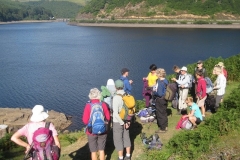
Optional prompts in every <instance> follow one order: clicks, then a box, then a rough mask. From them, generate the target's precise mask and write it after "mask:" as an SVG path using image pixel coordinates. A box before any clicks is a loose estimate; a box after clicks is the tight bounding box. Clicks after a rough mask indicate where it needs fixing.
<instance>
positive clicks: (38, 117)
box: [30, 105, 49, 122]
mask: <svg viewBox="0 0 240 160" xmlns="http://www.w3.org/2000/svg"><path fill="white" fill-rule="evenodd" d="M32 113H33V114H32V116H31V118H30V121H32V122H41V121H43V120H45V119H47V118H48V116H49V115H48V114H47V112H46V111H44V108H43V106H42V105H35V106H34V107H33V109H32Z"/></svg>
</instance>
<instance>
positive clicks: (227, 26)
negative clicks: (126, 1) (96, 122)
mask: <svg viewBox="0 0 240 160" xmlns="http://www.w3.org/2000/svg"><path fill="white" fill-rule="evenodd" d="M51 22H66V21H61V20H29V21H28V20H27V21H26V20H25V21H11V22H0V25H4V24H17V23H51ZM67 24H68V25H73V26H84V27H119V28H121V27H123V28H186V29H187V28H206V29H211V28H212V29H240V24H239V23H233V24H138V23H131V24H130V23H129V24H128V23H76V22H68V23H67Z"/></svg>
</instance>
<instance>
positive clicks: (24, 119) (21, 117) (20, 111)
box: [0, 108, 72, 133]
mask: <svg viewBox="0 0 240 160" xmlns="http://www.w3.org/2000/svg"><path fill="white" fill-rule="evenodd" d="M0 113H1V116H0V124H4V125H8V129H7V131H8V132H9V133H10V132H15V131H17V130H18V129H20V128H21V127H23V126H24V125H25V124H27V123H28V122H29V120H30V117H31V115H32V109H30V108H0ZM48 114H49V117H48V118H47V121H49V122H51V123H53V124H54V126H55V128H56V130H58V131H63V130H64V129H65V128H67V127H68V126H69V125H70V124H71V123H72V122H71V120H69V119H68V118H67V116H66V115H65V114H64V113H60V112H56V111H54V110H51V111H49V112H48Z"/></svg>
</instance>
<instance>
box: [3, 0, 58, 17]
mask: <svg viewBox="0 0 240 160" xmlns="http://www.w3.org/2000/svg"><path fill="white" fill-rule="evenodd" d="M50 17H53V14H52V12H51V10H49V9H45V8H44V7H40V6H37V7H34V6H29V5H25V4H22V3H20V2H13V1H7V0H0V21H2V22H7V21H20V20H29V19H31V20H49V19H50Z"/></svg>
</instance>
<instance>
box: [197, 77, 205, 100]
mask: <svg viewBox="0 0 240 160" xmlns="http://www.w3.org/2000/svg"><path fill="white" fill-rule="evenodd" d="M206 88H207V85H206V81H205V79H204V78H203V77H200V78H199V79H198V83H197V90H196V91H197V96H198V97H199V98H200V97H201V98H204V97H205V96H207V94H206Z"/></svg>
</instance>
